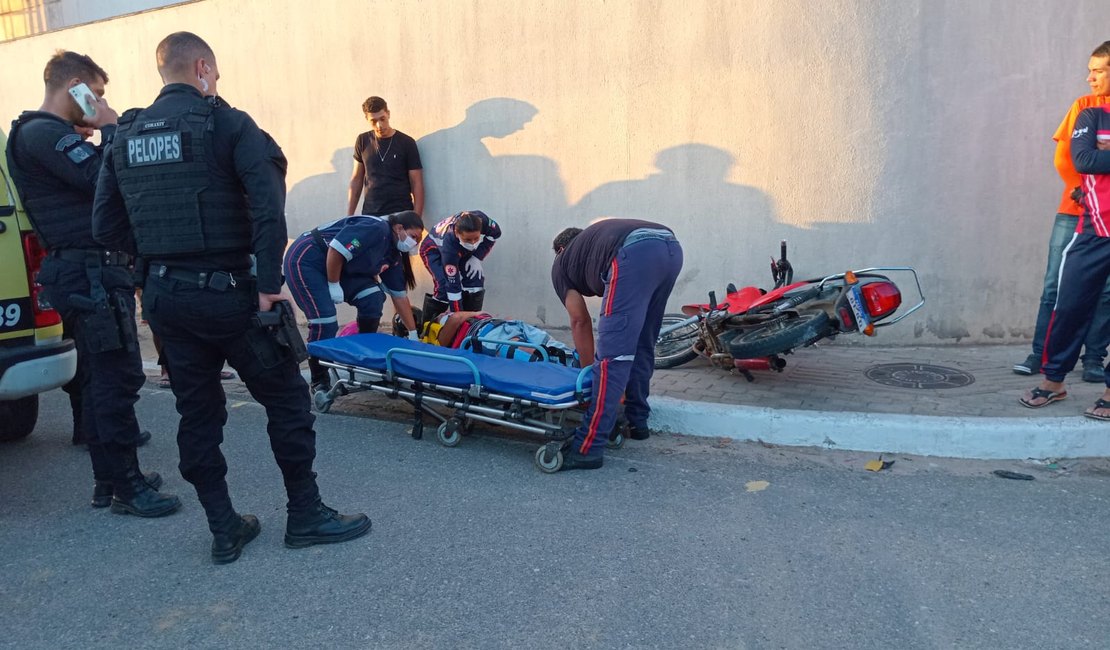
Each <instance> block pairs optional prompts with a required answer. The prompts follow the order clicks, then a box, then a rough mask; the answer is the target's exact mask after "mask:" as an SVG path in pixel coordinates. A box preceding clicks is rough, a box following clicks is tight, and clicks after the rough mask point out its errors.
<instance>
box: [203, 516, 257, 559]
mask: <svg viewBox="0 0 1110 650" xmlns="http://www.w3.org/2000/svg"><path fill="white" fill-rule="evenodd" d="M261 530H262V524H260V523H258V517H255V516H254V515H242V516H240V517H239V519H238V521H236V522H234V525H232V526H231V527H230V528H229V529H228V530H226V531H221V532H218V533H212V561H213V562H215V563H216V564H230V563H232V562H234V561H235V560H238V559H239V555H241V554H242V553H243V547H244V546H246V545H247V544H249V543H250V542H251V540H252V539H254V538H255V537H258V533H259V532H260V531H261Z"/></svg>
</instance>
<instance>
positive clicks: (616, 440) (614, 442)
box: [605, 431, 624, 449]
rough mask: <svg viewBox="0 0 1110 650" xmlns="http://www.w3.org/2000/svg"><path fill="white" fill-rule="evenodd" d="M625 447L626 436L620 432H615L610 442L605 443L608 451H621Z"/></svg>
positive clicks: (610, 437)
mask: <svg viewBox="0 0 1110 650" xmlns="http://www.w3.org/2000/svg"><path fill="white" fill-rule="evenodd" d="M623 446H624V434H623V433H621V432H620V431H614V432H613V434H612V435H611V436H609V441H608V442H606V443H605V448H606V449H620V448H621V447H623Z"/></svg>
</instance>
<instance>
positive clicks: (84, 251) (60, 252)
mask: <svg viewBox="0 0 1110 650" xmlns="http://www.w3.org/2000/svg"><path fill="white" fill-rule="evenodd" d="M50 255H51V257H56V258H57V259H60V260H65V261H67V262H79V263H81V264H87V263H89V262H99V263H100V264H101V265H102V266H131V265H132V264H133V263H134V262H135V258H134V257H133V256H131V255H128V254H127V253H124V252H122V251H105V250H100V249H97V248H63V249H55V250H52V251H50Z"/></svg>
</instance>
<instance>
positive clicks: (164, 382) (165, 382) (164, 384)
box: [158, 377, 173, 388]
mask: <svg viewBox="0 0 1110 650" xmlns="http://www.w3.org/2000/svg"><path fill="white" fill-rule="evenodd" d="M158 388H173V385H172V384H170V378H169V377H162V378H161V379H159V380H158Z"/></svg>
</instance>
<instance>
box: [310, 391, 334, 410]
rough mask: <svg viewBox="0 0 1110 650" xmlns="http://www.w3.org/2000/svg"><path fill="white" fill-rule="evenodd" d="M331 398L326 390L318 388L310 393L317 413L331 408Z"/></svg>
mask: <svg viewBox="0 0 1110 650" xmlns="http://www.w3.org/2000/svg"><path fill="white" fill-rule="evenodd" d="M331 404H332V399H331V398H330V397H328V392H327V391H326V390H318V391H316V392H315V393H313V394H312V405H313V406H315V407H316V411H317V412H318V413H327V412H328V411H329V410H330V409H331Z"/></svg>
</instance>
